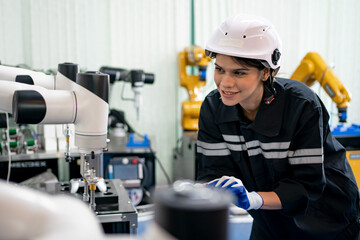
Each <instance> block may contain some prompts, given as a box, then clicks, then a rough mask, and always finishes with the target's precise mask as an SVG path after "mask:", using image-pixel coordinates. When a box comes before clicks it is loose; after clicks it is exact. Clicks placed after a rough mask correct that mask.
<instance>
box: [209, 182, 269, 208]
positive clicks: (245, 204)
mask: <svg viewBox="0 0 360 240" xmlns="http://www.w3.org/2000/svg"><path fill="white" fill-rule="evenodd" d="M206 186H209V187H216V188H221V189H225V190H227V191H230V192H231V193H233V194H234V195H235V197H236V199H235V202H234V204H235V205H236V206H238V207H240V208H243V209H245V210H251V209H255V210H257V209H259V208H261V207H262V205H263V204H264V200H263V199H262V197H261V196H260V195H259V194H258V193H257V192H248V191H247V190H246V188H245V187H244V185H243V183H242V182H241V180H239V179H237V178H234V177H228V176H223V177H222V178H217V179H215V180H213V181H211V182H209V183H208V184H207V185H206Z"/></svg>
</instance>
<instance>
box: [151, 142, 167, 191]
mask: <svg viewBox="0 0 360 240" xmlns="http://www.w3.org/2000/svg"><path fill="white" fill-rule="evenodd" d="M149 143H150V146H149V148H150V152H151V153H152V154H153V155H154V158H155V161H157V162H158V163H159V165H160V168H161V170H162V171H163V173H164V175H165V177H166V180H167V182H168V184H169V185H171V180H170V177H169V175H168V174H167V172H166V171H165V168H164V166H163V165H162V163H161V161H160V159H159V158H158V157H157V156H156V155H155V152H154V151H153V150H152V148H151V141H150V139H149Z"/></svg>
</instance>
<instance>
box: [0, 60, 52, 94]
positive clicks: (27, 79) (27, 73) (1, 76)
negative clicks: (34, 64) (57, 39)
mask: <svg viewBox="0 0 360 240" xmlns="http://www.w3.org/2000/svg"><path fill="white" fill-rule="evenodd" d="M0 80H7V81H13V82H21V83H27V84H32V85H36V86H41V87H44V88H47V89H55V85H54V84H55V76H54V75H48V74H45V73H42V72H36V71H31V70H28V69H22V68H18V67H11V66H5V65H0Z"/></svg>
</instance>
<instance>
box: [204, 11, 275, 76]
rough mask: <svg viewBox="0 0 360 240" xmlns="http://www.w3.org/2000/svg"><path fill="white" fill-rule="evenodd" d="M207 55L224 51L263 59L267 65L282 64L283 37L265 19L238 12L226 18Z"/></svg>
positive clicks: (227, 53)
mask: <svg viewBox="0 0 360 240" xmlns="http://www.w3.org/2000/svg"><path fill="white" fill-rule="evenodd" d="M205 50H206V54H207V56H210V57H212V56H214V54H216V53H219V54H224V55H229V56H234V57H242V58H250V59H258V60H260V61H261V62H262V63H263V65H264V66H265V67H269V68H272V69H274V70H276V69H277V70H278V68H279V67H280V56H281V40H280V37H279V35H278V33H277V32H276V30H275V28H274V26H273V25H272V24H271V23H270V22H269V21H268V20H266V19H265V18H262V17H258V16H253V15H247V14H239V15H235V16H233V17H230V18H228V19H226V20H225V21H224V22H223V23H222V24H221V25H220V27H219V28H218V29H217V30H216V32H215V33H214V34H213V35H212V36H211V38H210V39H209V40H208V42H207V44H206V47H205Z"/></svg>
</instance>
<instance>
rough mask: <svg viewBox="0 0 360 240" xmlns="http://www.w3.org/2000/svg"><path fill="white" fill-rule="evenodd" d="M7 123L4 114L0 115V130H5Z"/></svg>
mask: <svg viewBox="0 0 360 240" xmlns="http://www.w3.org/2000/svg"><path fill="white" fill-rule="evenodd" d="M6 127H7V121H6V113H0V128H6Z"/></svg>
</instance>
